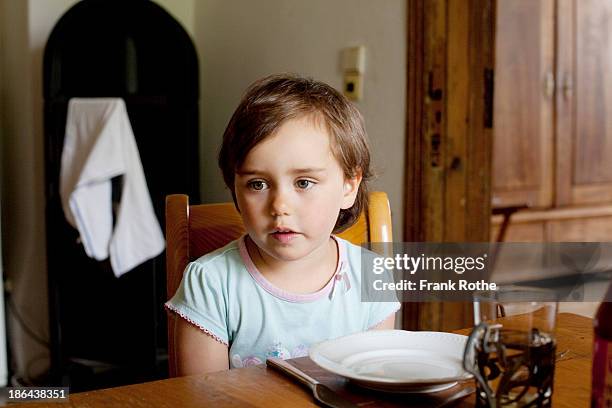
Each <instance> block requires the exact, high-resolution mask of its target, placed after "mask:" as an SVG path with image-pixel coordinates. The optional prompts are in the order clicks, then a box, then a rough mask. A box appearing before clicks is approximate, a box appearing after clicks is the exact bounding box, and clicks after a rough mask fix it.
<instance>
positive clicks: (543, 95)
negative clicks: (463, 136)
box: [492, 0, 554, 207]
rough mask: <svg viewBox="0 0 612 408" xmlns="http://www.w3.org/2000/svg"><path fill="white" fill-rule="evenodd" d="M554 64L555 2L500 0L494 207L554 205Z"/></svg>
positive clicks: (549, 0)
mask: <svg viewBox="0 0 612 408" xmlns="http://www.w3.org/2000/svg"><path fill="white" fill-rule="evenodd" d="M553 63H554V8H553V1H552V0H542V1H532V0H512V1H498V2H497V21H496V39H495V88H494V118H493V121H494V122H493V132H494V140H493V175H492V178H493V206H506V205H515V204H528V205H530V206H537V207H547V206H550V205H551V204H552V187H553V186H552V184H553V171H552V169H553V161H552V153H553V150H552V148H553V142H552V140H553V116H552V106H553V99H554V78H553V74H554V72H553Z"/></svg>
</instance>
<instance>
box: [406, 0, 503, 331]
mask: <svg viewBox="0 0 612 408" xmlns="http://www.w3.org/2000/svg"><path fill="white" fill-rule="evenodd" d="M494 22H495V0H408V3H407V40H408V41H407V65H408V69H407V104H406V168H405V186H404V192H405V193H404V194H405V196H404V203H405V207H404V220H405V221H404V241H406V242H415V241H418V242H460V241H463V242H467V241H472V242H486V241H488V240H489V229H490V225H489V223H490V221H489V219H490V217H489V215H490V214H491V204H490V203H491V155H492V134H493V132H492V121H493V116H492V115H493V110H492V104H493V93H492V92H493V66H494V33H495V29H494ZM402 320H403V327H404V328H405V329H432V330H450V329H453V328H458V327H464V326H466V325H468V324H471V323H472V309H471V303H404V307H403V318H402Z"/></svg>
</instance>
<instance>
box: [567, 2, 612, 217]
mask: <svg viewBox="0 0 612 408" xmlns="http://www.w3.org/2000/svg"><path fill="white" fill-rule="evenodd" d="M558 4H559V10H558V16H559V26H558V31H557V33H558V38H559V43H558V55H559V60H558V75H559V79H560V81H559V84H558V88H557V89H558V92H557V106H558V113H557V137H558V146H557V148H558V149H559V150H558V152H557V157H558V159H557V165H558V173H557V190H558V191H557V198H556V203H557V204H558V205H570V204H592V203H606V202H608V203H609V202H612V1H610V0H571V1H569V0H560V1H559V3H558Z"/></svg>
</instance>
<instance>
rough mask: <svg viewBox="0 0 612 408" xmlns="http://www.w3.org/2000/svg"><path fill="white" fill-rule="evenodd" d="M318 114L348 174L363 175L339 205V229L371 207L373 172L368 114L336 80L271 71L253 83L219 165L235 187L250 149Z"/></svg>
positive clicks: (229, 127) (227, 181) (232, 123)
mask: <svg viewBox="0 0 612 408" xmlns="http://www.w3.org/2000/svg"><path fill="white" fill-rule="evenodd" d="M304 115H316V116H317V119H322V122H323V123H324V124H325V126H326V128H327V130H328V132H329V134H330V136H331V139H332V140H330V145H331V149H332V152H333V154H334V156H335V157H336V160H338V162H339V163H340V166H341V167H342V169H343V171H344V177H345V178H347V179H350V178H353V177H355V175H356V174H357V172H358V171H359V170H361V173H362V177H363V180H362V182H361V185H360V186H359V191H358V193H357V198H356V199H355V204H354V205H353V206H352V207H351V208H348V209H346V210H340V214H339V215H338V219H337V220H336V225H335V227H334V231H333V232H334V233H338V232H341V231H343V230H345V229H346V228H348V227H350V226H351V225H353V224H354V223H355V221H357V218H359V214H361V212H362V211H365V210H367V206H368V191H367V181H368V180H369V179H370V178H371V176H372V174H371V170H370V149H369V146H368V141H367V135H366V130H365V125H364V122H363V117H362V116H361V114H360V113H359V111H358V110H357V108H355V107H354V106H353V105H352V104H351V103H350V102H349V101H348V100H347V99H346V98H345V97H344V96H343V95H342V94H340V93H339V92H338V91H336V90H335V89H334V88H332V87H331V86H329V85H327V84H325V83H323V82H319V81H315V80H313V79H310V78H303V77H300V76H296V75H289V74H282V75H271V76H268V77H265V78H262V79H260V80H258V81H256V82H255V83H253V84H252V85H251V86H250V87H249V88H248V90H247V91H246V93H245V95H244V96H243V98H242V100H241V101H240V104H239V105H238V108H236V111H235V112H234V114H233V115H232V118H231V119H230V121H229V123H228V125H227V128H226V129H225V133H224V134H223V144H222V146H221V151H220V152H219V168H220V169H221V171H222V172H223V179H224V180H225V184H226V185H227V186H228V187H229V189H230V190H231V191H232V196H233V198H234V202H236V194H235V191H234V176H235V173H236V171H237V170H238V169H239V168H240V166H241V165H242V163H243V162H244V159H245V158H246V156H247V154H248V153H249V151H250V150H251V149H252V148H253V147H254V146H256V145H257V144H258V143H260V142H261V141H262V140H264V139H265V138H266V137H268V136H270V135H272V134H274V133H275V131H276V130H277V129H278V128H279V127H280V126H281V125H282V124H283V123H285V122H286V121H287V120H290V119H294V118H298V117H302V116H304Z"/></svg>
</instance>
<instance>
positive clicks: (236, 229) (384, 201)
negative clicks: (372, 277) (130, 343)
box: [166, 191, 393, 377]
mask: <svg viewBox="0 0 612 408" xmlns="http://www.w3.org/2000/svg"><path fill="white" fill-rule="evenodd" d="M369 199H370V203H369V210H368V212H367V214H361V216H360V217H359V219H358V221H357V223H355V224H354V225H353V226H351V227H350V228H349V229H347V230H346V231H344V232H342V233H341V234H338V236H339V237H341V238H344V239H346V240H347V241H350V242H353V243H355V244H361V243H363V242H392V241H393V238H392V229H391V209H390V207H389V200H388V198H387V194H386V193H384V192H379V191H377V192H372V193H370V195H369ZM244 232H245V231H244V227H243V225H242V219H241V218H240V214H239V213H238V211H237V210H236V208H235V207H234V203H220V204H199V205H189V197H188V196H186V195H184V194H173V195H169V196H167V197H166V282H167V294H168V299H170V298H172V296H174V293H175V292H176V290H177V288H178V286H179V284H180V283H181V279H182V277H183V272H184V270H185V267H186V266H187V264H188V263H189V262H191V261H193V260H196V259H198V258H199V257H200V256H202V255H204V254H207V253H209V252H211V251H213V250H215V249H217V248H220V247H222V246H224V245H226V244H228V243H229V242H231V241H233V240H235V239H237V238H239V237H240V236H241V235H242V234H244ZM174 324H175V320H174V318H169V319H168V364H169V374H170V377H175V376H176V362H175V358H174Z"/></svg>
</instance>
